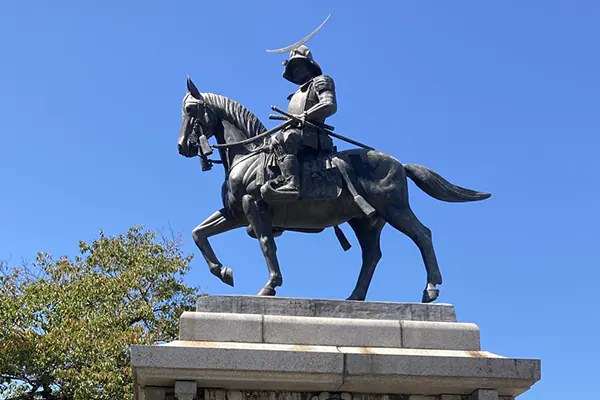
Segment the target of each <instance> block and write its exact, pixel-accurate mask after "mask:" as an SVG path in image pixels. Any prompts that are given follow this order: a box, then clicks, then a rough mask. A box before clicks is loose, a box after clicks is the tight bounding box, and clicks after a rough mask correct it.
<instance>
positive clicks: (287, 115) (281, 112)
mask: <svg viewBox="0 0 600 400" xmlns="http://www.w3.org/2000/svg"><path fill="white" fill-rule="evenodd" d="M271 110H273V111H275V112H278V113H279V114H281V115H285V116H286V117H288V118H289V119H288V121H290V120H293V121H295V122H298V123H300V124H304V125H306V126H309V127H311V128H313V129H317V130H320V131H322V132H324V133H326V134H328V135H329V136H333V137H334V138H337V139H340V140H343V141H344V142H348V143H350V144H353V145H355V146H358V147H362V148H363V149H367V150H375V149H374V148H373V147H371V146H367V145H366V144H364V143H361V142H357V141H356V140H353V139H350V138H348V137H346V136H342V135H340V134H338V133H335V132H332V131H331V130H329V129H326V128H325V127H323V126H319V125H317V124H314V123H312V122H310V121H303V120H302V119H301V118H299V117H297V116H296V115H294V114H290V113H288V112H286V111H283V110H282V109H280V108H278V107H276V106H271Z"/></svg>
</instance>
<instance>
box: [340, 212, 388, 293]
mask: <svg viewBox="0 0 600 400" xmlns="http://www.w3.org/2000/svg"><path fill="white" fill-rule="evenodd" d="M348 224H349V225H350V226H351V227H352V229H353V230H354V233H355V234H356V238H357V239H358V242H359V243H360V247H361V250H362V267H361V269H360V274H359V276H358V280H357V282H356V286H355V288H354V290H353V291H352V294H351V295H350V297H348V300H365V298H366V297H367V291H368V290H369V285H370V284H371V279H372V278H373V273H374V272H375V267H377V263H379V260H380V259H381V247H380V238H381V231H382V230H383V227H384V225H385V220H384V219H383V218H381V217H378V216H375V217H370V218H368V217H363V218H355V219H351V220H350V221H348Z"/></svg>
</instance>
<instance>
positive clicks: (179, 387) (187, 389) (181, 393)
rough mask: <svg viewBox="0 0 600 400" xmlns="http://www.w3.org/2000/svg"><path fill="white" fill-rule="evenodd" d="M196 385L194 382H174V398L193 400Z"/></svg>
mask: <svg viewBox="0 0 600 400" xmlns="http://www.w3.org/2000/svg"><path fill="white" fill-rule="evenodd" d="M197 389H198V384H197V383H196V382H195V381H176V382H175V398H176V399H177V400H194V399H195V398H196V391H197Z"/></svg>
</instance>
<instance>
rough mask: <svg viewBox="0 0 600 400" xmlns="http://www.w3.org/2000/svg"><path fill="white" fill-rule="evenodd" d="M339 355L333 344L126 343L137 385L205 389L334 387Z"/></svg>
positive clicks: (338, 381)
mask: <svg viewBox="0 0 600 400" xmlns="http://www.w3.org/2000/svg"><path fill="white" fill-rule="evenodd" d="M343 359H344V355H343V354H342V353H340V352H339V351H338V350H337V348H336V347H333V346H298V345H273V344H268V345H267V344H260V343H221V342H197V341H193V342H192V341H175V342H172V343H169V344H165V345H155V346H132V347H131V363H132V366H133V367H134V369H135V371H134V373H135V374H136V379H137V382H138V383H139V384H140V385H142V386H144V385H152V386H172V385H173V384H174V382H175V381H176V380H194V381H196V382H197V383H198V385H200V386H201V387H209V388H210V387H219V388H224V389H247V390H248V389H253V390H297V389H301V390H309V389H310V390H335V389H337V388H338V387H339V386H340V385H341V384H342V379H343V368H344V360H343Z"/></svg>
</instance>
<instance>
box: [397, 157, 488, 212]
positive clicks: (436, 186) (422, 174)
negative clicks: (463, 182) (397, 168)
mask: <svg viewBox="0 0 600 400" xmlns="http://www.w3.org/2000/svg"><path fill="white" fill-rule="evenodd" d="M402 165H403V167H404V170H405V171H406V175H407V176H408V177H409V178H410V179H411V180H412V181H413V182H414V183H415V184H416V185H417V186H418V187H419V188H420V189H421V190H423V191H424V192H425V193H427V194H428V195H430V196H431V197H433V198H435V199H438V200H441V201H448V202H452V203H458V202H466V201H479V200H484V199H487V198H488V197H490V196H491V194H490V193H486V192H478V191H476V190H471V189H465V188H462V187H460V186H456V185H453V184H452V183H450V182H448V181H447V180H445V179H444V178H442V177H441V176H440V175H438V174H437V173H436V172H434V171H432V170H430V169H429V168H427V167H424V166H422V165H417V164H402Z"/></svg>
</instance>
